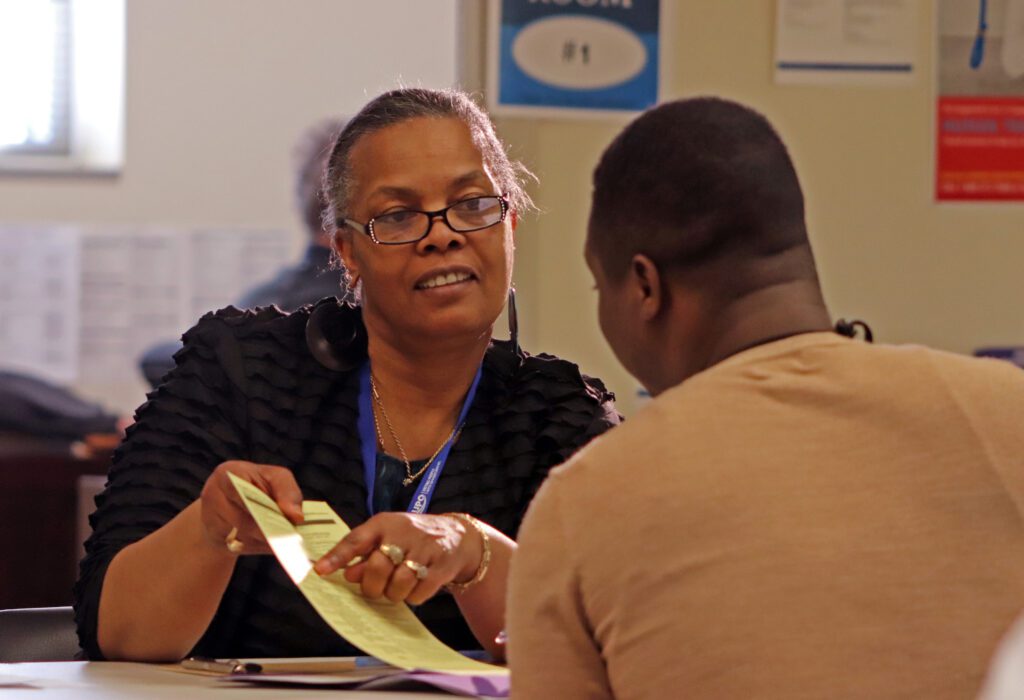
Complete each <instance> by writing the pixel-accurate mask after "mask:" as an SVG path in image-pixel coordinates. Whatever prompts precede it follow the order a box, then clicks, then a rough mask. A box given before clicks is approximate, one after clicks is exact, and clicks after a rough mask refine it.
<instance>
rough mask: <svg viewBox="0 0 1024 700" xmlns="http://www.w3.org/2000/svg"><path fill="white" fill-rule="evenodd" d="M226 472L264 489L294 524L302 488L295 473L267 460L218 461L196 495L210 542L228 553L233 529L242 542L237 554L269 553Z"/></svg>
mask: <svg viewBox="0 0 1024 700" xmlns="http://www.w3.org/2000/svg"><path fill="white" fill-rule="evenodd" d="M228 474H234V475H235V476H237V477H239V478H242V479H245V480H246V481H248V482H249V483H250V484H253V485H254V486H256V487H257V488H258V489H260V490H261V491H263V492H264V493H266V494H267V495H268V496H270V497H271V498H272V499H274V501H275V502H276V503H277V505H278V507H279V508H280V509H281V512H283V513H284V515H285V517H286V518H288V520H290V521H291V522H292V523H294V524H296V525H298V524H300V523H301V522H302V520H303V518H302V491H301V490H300V489H299V485H298V484H297V483H296V482H295V476H294V475H293V474H292V472H291V471H290V470H289V469H285V468H284V467H277V466H273V465H270V464H256V463H255V462H244V461H241V460H231V461H228V462H221V464H220V465H218V466H217V468H216V469H214V470H213V473H212V474H210V476H209V478H207V479H206V484H204V485H203V492H202V494H201V495H200V497H199V502H200V510H201V516H202V523H203V529H204V531H205V535H206V539H207V540H208V541H209V542H210V543H211V544H212V545H214V546H216V547H219V548H221V549H223V550H224V551H225V552H227V553H230V551H229V550H228V548H227V538H228V535H229V534H230V533H231V531H232V530H235V531H236V532H235V534H234V538H235V539H237V540H238V541H240V542H241V543H242V548H241V551H239V552H236V553H237V554H269V553H270V547H269V546H268V545H267V541H266V540H265V539H264V538H263V533H261V532H260V529H259V527H257V526H256V522H255V521H254V520H253V519H252V516H251V515H249V511H248V509H247V508H246V507H245V504H243V503H242V497H241V496H240V495H239V494H238V490H237V489H236V488H235V487H234V485H233V484H232V483H231V479H229V478H228Z"/></svg>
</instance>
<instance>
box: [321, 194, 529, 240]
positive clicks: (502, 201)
mask: <svg viewBox="0 0 1024 700" xmlns="http://www.w3.org/2000/svg"><path fill="white" fill-rule="evenodd" d="M477 199H497V200H498V204H499V206H501V218H500V219H498V220H497V221H495V222H494V223H493V224H487V225H486V226H479V227H477V228H456V227H455V226H453V225H452V222H451V221H449V220H448V210H449V209H452V208H453V207H457V206H459V205H460V204H465V203H466V202H472V201H473V200H477ZM508 210H509V205H508V195H507V194H489V195H485V196H483V197H470V198H468V199H461V200H459V201H458V202H455V203H454V204H449V205H448V206H446V207H445V208H444V209H438V210H437V211H423V210H421V209H403V210H402V211H407V212H410V213H412V214H426V215H427V230H426V231H424V232H423V235H422V236H420V237H419V238H414V239H412V240H408V241H382V240H380V239H379V238H377V234H375V233H374V232H373V222H374V219H376V218H377V217H376V216H375V217H373V218H372V219H370V220H369V221H367V222H366V223H365V224H361V223H359V222H358V221H356V220H354V219H344V218H342V219H338V220H337V221H336V222H335V224H336V225H337V226H338V228H342V227H343V226H348V227H349V228H352V229H354V230H356V231H358V232H359V233H362V234H365V235H367V236H369V237H370V240H371V241H373V242H374V243H376V244H377V245H409V244H411V243H419V242H420V241H422V240H423V239H424V238H426V237H427V236H429V235H430V232H431V230H433V228H434V221H435V220H436V219H437V217H439V216H440V217H441V221H443V222H444V224H445V226H447V227H448V228H450V229H451V230H452V231H455V232H456V233H472V232H473V231H483V230H484V229H485V228H490V227H492V226H497V225H498V224H500V223H502V222H503V221H505V217H506V216H508ZM389 213H394V212H389Z"/></svg>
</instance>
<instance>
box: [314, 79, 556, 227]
mask: <svg viewBox="0 0 1024 700" xmlns="http://www.w3.org/2000/svg"><path fill="white" fill-rule="evenodd" d="M417 117H442V118H443V117H454V118H456V119H459V120H461V121H462V122H463V123H464V124H465V125H466V126H467V127H468V128H469V132H470V136H471V138H472V139H473V143H475V144H476V146H477V148H479V149H480V153H481V155H482V156H483V161H484V164H485V165H486V166H487V168H488V169H489V170H490V172H491V174H492V175H493V177H494V178H495V180H497V185H498V187H499V188H500V189H501V191H502V192H503V193H504V194H506V195H507V196H508V199H509V206H510V207H511V209H513V210H514V211H517V212H519V213H520V214H523V213H526V212H529V211H530V210H532V209H533V201H532V200H531V199H530V195H528V194H527V193H526V188H525V187H524V181H525V180H526V179H527V178H533V179H536V178H534V176H533V173H531V172H530V171H529V170H528V169H527V168H526V166H524V165H523V164H522V163H520V162H518V161H513V160H511V159H510V158H509V157H508V153H507V151H506V149H505V146H504V145H503V144H502V143H501V141H500V140H499V139H498V136H497V134H496V133H495V131H494V124H493V123H492V122H491V118H490V117H489V116H488V115H487V113H486V112H485V111H484V110H483V109H481V108H480V107H479V106H477V104H476V103H475V102H473V100H472V99H471V98H470V97H469V95H467V94H466V93H465V92H462V91H461V90H451V89H449V90H430V89H426V88H400V89H397V90H391V91H389V92H385V93H384V94H382V95H379V96H378V97H375V98H374V99H372V100H371V101H370V102H369V103H367V105H366V106H365V107H363V108H362V109H361V110H360V111H359V113H358V114H356V115H355V116H354V117H352V119H351V120H350V121H349V122H348V124H347V125H346V126H345V128H344V129H343V130H342V132H341V133H340V134H339V135H338V138H337V140H336V141H335V142H334V148H333V149H332V150H331V156H330V158H329V159H328V161H327V168H326V169H325V170H324V181H323V192H324V197H323V199H324V202H325V203H326V206H325V208H324V230H326V231H329V232H333V231H335V230H336V229H337V220H338V219H339V218H340V217H344V216H347V215H348V213H349V211H348V208H349V206H350V205H351V201H350V197H351V194H352V185H353V182H352V167H351V162H350V156H351V153H352V148H353V147H354V146H355V145H356V143H358V141H359V139H361V138H362V137H364V136H366V135H367V134H371V133H373V132H375V131H378V130H380V129H383V128H385V127H388V126H392V125H394V124H398V123H399V122H403V121H405V120H407V119H415V118H417Z"/></svg>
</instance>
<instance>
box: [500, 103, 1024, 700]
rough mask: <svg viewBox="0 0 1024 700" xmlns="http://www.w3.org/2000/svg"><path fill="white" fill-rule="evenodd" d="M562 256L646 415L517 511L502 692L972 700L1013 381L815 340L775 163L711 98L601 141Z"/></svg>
mask: <svg viewBox="0 0 1024 700" xmlns="http://www.w3.org/2000/svg"><path fill="white" fill-rule="evenodd" d="M585 254H586V259H587V263H588V265H589V267H590V269H591V271H592V272H593V275H594V278H595V280H596V283H597V285H596V286H597V292H598V298H599V302H598V307H599V308H598V314H599V317H600V323H601V328H602V331H603V332H604V334H605V337H606V338H607V339H608V342H609V343H610V345H611V346H612V348H613V349H614V351H615V353H616V355H617V356H618V358H619V360H620V361H621V362H622V363H623V365H625V367H626V368H627V369H628V370H629V371H630V372H631V373H632V374H633V375H635V376H636V377H637V379H639V380H640V382H641V383H642V384H643V385H644V386H645V387H646V388H647V389H648V390H649V391H650V393H651V394H652V395H653V396H654V397H655V399H654V400H653V402H652V403H651V404H650V405H649V406H648V407H647V408H645V409H644V410H643V412H641V413H640V414H639V415H638V416H637V417H636V418H634V419H633V420H632V421H630V422H627V423H626V424H625V425H623V426H622V427H619V428H617V429H616V430H614V431H611V432H610V433H608V434H607V435H605V436H604V437H602V438H600V439H598V440H596V441H594V442H593V443H591V445H590V446H588V447H587V448H585V449H584V450H582V451H581V452H579V453H578V455H577V456H576V457H575V458H573V459H572V460H570V461H569V463H567V464H566V465H564V466H563V467H561V468H559V469H557V470H555V471H553V472H552V474H551V476H550V477H549V478H548V480H547V481H546V483H545V485H544V486H543V487H542V489H541V491H540V494H539V495H538V496H537V498H536V500H535V501H534V502H533V504H532V505H531V507H530V512H529V514H528V516H527V518H526V522H525V523H524V525H523V528H522V530H521V533H520V540H519V541H520V551H519V554H518V555H517V558H516V560H515V561H514V563H513V571H512V581H511V588H510V593H509V595H510V605H509V621H508V623H509V626H508V640H509V641H508V644H509V659H510V663H511V668H512V688H513V695H514V697H517V698H562V699H566V698H570V699H571V698H610V697H615V698H620V699H626V698H668V697H685V698H748V697H759V698H824V697H829V698H889V697H906V698H929V699H931V700H934V699H935V698H966V697H972V696H973V694H974V693H976V692H977V690H978V687H979V686H980V684H981V681H982V676H983V673H984V669H985V667H986V662H987V660H988V658H989V656H990V654H991V652H992V651H993V649H994V647H995V645H996V643H997V641H998V640H999V638H1000V635H1001V634H1003V632H1004V631H1005V630H1006V628H1007V627H1008V626H1009V624H1010V623H1011V621H1012V619H1013V617H1014V615H1015V613H1016V612H1017V611H1018V610H1019V609H1020V608H1021V607H1022V606H1024V520H1022V512H1021V499H1022V498H1024V431H1022V430H1021V418H1022V417H1024V373H1022V372H1021V371H1020V370H1019V369H1017V368H1015V367H1013V366H1011V365H1009V364H1006V363H999V362H997V361H992V360H977V359H971V358H966V357H960V356H956V355H952V354H948V353H943V352H938V351H932V350H928V349H925V348H921V347H910V346H904V347H897V346H881V345H878V346H874V345H869V344H867V343H864V342H861V341H858V340H854V339H851V338H849V337H844V336H843V335H840V334H838V333H836V332H833V331H832V330H831V329H832V324H831V321H830V319H829V315H828V312H827V310H826V308H825V303H824V301H823V299H822V293H821V289H820V287H819V284H818V279H817V273H816V270H815V266H814V260H813V257H812V255H811V248H810V245H809V243H808V239H807V232H806V230H805V224H804V207H803V196H802V193H801V190H800V186H799V182H798V180H797V177H796V173H795V171H794V169H793V166H792V163H791V161H790V159H789V156H788V154H787V152H786V149H785V146H784V145H783V144H782V142H781V141H780V140H779V138H778V136H777V135H776V133H775V132H774V130H773V129H772V127H771V126H770V124H769V123H768V122H767V121H766V120H765V119H764V117H762V116H761V115H759V114H757V113H755V112H753V111H752V110H750V109H747V108H745V107H743V106H740V105H738V104H735V103H732V102H727V101H724V100H719V99H713V98H702V99H690V100H682V101H678V102H673V103H669V104H665V105H662V106H659V107H657V108H655V109H652V110H650V111H649V112H647V113H646V114H644V115H642V116H641V117H640V118H639V119H637V120H636V121H634V122H633V123H632V124H631V125H630V126H629V127H627V128H626V130H625V131H624V132H623V133H622V134H620V135H619V136H618V138H617V139H616V140H615V141H614V142H613V143H612V144H611V146H609V148H608V150H607V151H606V152H605V153H604V155H603V157H602V159H601V161H600V164H599V165H598V167H597V169H596V171H595V173H594V191H593V204H592V210H591V215H590V223H589V228H588V236H587V243H586V250H585Z"/></svg>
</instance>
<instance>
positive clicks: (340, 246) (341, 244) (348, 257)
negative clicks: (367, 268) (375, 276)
mask: <svg viewBox="0 0 1024 700" xmlns="http://www.w3.org/2000/svg"><path fill="white" fill-rule="evenodd" d="M331 247H332V248H333V249H334V254H335V255H337V256H338V259H339V260H341V264H342V265H344V267H345V271H346V272H347V273H348V279H349V283H350V284H351V285H352V286H355V283H356V282H357V281H358V279H359V267H358V265H356V264H355V256H354V255H353V254H352V232H351V231H349V230H347V229H343V228H340V229H337V230H335V232H334V236H333V237H332V238H331Z"/></svg>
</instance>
